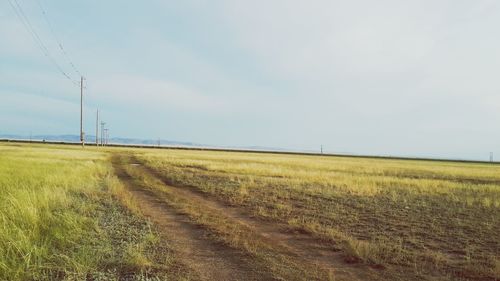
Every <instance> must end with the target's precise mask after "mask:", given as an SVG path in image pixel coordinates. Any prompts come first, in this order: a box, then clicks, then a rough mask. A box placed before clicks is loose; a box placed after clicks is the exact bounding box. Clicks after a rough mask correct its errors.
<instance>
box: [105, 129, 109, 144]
mask: <svg viewBox="0 0 500 281" xmlns="http://www.w3.org/2000/svg"><path fill="white" fill-rule="evenodd" d="M108 131H109V129H107V128H106V129H104V144H105V145H108V141H109V132H108Z"/></svg>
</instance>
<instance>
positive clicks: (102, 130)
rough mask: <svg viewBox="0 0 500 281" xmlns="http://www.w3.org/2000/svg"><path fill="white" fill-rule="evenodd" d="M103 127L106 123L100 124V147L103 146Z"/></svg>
mask: <svg viewBox="0 0 500 281" xmlns="http://www.w3.org/2000/svg"><path fill="white" fill-rule="evenodd" d="M104 125H106V123H105V122H101V146H104Z"/></svg>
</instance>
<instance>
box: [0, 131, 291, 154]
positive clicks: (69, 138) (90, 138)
mask: <svg viewBox="0 0 500 281" xmlns="http://www.w3.org/2000/svg"><path fill="white" fill-rule="evenodd" d="M0 139H11V140H30V139H31V140H34V141H43V140H45V141H56V142H57V141H62V142H74V143H79V142H80V136H78V135H32V136H31V137H30V136H24V135H11V134H0ZM85 142H86V143H95V135H86V136H85ZM109 143H112V144H130V145H132V144H135V145H151V146H158V145H163V146H188V147H206V148H229V149H248V150H268V151H286V150H285V149H283V148H275V147H264V146H230V147H228V146H225V147H223V146H217V145H206V144H200V143H194V142H184V141H172V140H165V139H141V138H123V137H113V138H109Z"/></svg>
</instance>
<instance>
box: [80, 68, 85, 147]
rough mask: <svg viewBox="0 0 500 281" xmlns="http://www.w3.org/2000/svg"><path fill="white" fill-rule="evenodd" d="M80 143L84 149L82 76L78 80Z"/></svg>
mask: <svg viewBox="0 0 500 281" xmlns="http://www.w3.org/2000/svg"><path fill="white" fill-rule="evenodd" d="M80 142H81V143H82V147H85V136H84V134H83V76H82V77H81V78H80Z"/></svg>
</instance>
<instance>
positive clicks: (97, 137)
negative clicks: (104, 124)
mask: <svg viewBox="0 0 500 281" xmlns="http://www.w3.org/2000/svg"><path fill="white" fill-rule="evenodd" d="M95 146H96V147H98V146H99V108H98V109H97V116H96V119H95Z"/></svg>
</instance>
